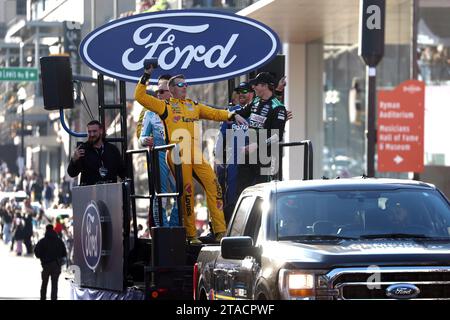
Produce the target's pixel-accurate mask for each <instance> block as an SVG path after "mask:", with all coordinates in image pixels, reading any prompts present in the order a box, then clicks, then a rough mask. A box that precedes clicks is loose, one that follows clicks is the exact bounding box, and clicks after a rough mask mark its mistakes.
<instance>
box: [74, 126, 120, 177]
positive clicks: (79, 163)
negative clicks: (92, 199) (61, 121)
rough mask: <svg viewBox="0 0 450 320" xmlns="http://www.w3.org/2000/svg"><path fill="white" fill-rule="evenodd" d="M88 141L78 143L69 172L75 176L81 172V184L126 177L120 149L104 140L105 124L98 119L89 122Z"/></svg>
mask: <svg viewBox="0 0 450 320" xmlns="http://www.w3.org/2000/svg"><path fill="white" fill-rule="evenodd" d="M87 131H88V141H86V142H84V143H80V144H77V147H76V149H75V151H74V152H73V154H72V158H71V159H70V162H69V166H68V168H67V173H68V174H69V176H71V177H72V178H75V177H76V176H78V175H79V174H80V173H81V178H80V185H93V184H97V183H114V182H117V176H119V177H120V178H121V179H122V180H124V179H125V172H126V170H125V165H124V163H123V160H122V157H121V155H120V152H119V149H117V147H116V146H115V145H113V144H111V143H109V142H105V141H104V130H103V125H102V124H101V123H100V122H99V121H98V120H92V121H91V122H89V123H88V124H87Z"/></svg>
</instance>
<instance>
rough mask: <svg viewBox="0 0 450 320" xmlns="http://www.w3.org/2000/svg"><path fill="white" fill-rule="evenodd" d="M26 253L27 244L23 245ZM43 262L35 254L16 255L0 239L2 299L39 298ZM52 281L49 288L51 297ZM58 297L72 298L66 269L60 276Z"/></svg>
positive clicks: (0, 298) (0, 286)
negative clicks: (65, 276) (65, 274)
mask: <svg viewBox="0 0 450 320" xmlns="http://www.w3.org/2000/svg"><path fill="white" fill-rule="evenodd" d="M23 250H24V252H25V253H26V249H25V246H24V247H23ZM41 271H42V267H41V262H40V261H39V259H37V258H36V257H34V255H33V256H27V255H25V256H21V257H18V256H16V253H15V252H12V251H9V245H8V246H6V245H5V244H4V242H3V241H1V240H0V300H39V297H40V290H41ZM50 291H51V283H50V281H49V284H48V288H47V299H50ZM58 299H59V300H69V299H70V283H69V281H67V280H65V278H64V271H63V272H62V273H61V276H60V277H59V283H58Z"/></svg>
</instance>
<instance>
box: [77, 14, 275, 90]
mask: <svg viewBox="0 0 450 320" xmlns="http://www.w3.org/2000/svg"><path fill="white" fill-rule="evenodd" d="M280 48H281V45H280V40H279V38H278V36H277V34H276V33H274V32H273V31H272V30H271V29H270V28H269V27H267V26H265V25H263V24H262V23H260V22H257V21H255V20H252V19H249V18H246V17H242V16H238V15H236V14H230V13H223V12H215V11H204V10H169V11H164V12H157V13H155V12H152V13H144V14H139V15H135V16H131V17H126V18H123V19H118V20H114V21H112V22H110V23H107V24H106V25H103V26H101V27H99V28H97V29H95V30H93V31H92V32H91V33H89V34H88V35H87V36H86V37H85V38H84V39H83V41H82V43H81V45H80V56H81V58H82V59H83V61H84V62H85V63H86V64H87V65H89V66H90V67H91V68H92V69H94V70H96V71H98V72H100V73H102V74H105V75H109V76H111V77H113V78H117V79H121V80H125V81H131V82H137V81H138V80H139V78H140V77H141V75H142V71H143V61H144V60H145V59H149V58H152V57H155V58H157V59H158V65H159V68H157V69H156V70H155V72H154V74H152V78H151V79H150V81H151V82H152V83H156V81H157V78H158V76H159V75H161V74H163V73H170V74H172V75H175V74H179V73H182V74H184V75H185V76H186V81H187V82H188V83H190V84H196V83H197V84H198V83H206V82H213V81H219V80H224V79H230V78H233V77H237V76H239V75H242V74H246V73H249V72H251V71H254V70H256V69H257V68H258V67H259V66H261V65H264V64H266V63H268V62H269V61H270V60H272V59H273V58H274V57H275V56H276V54H277V53H278V52H279V51H280Z"/></svg>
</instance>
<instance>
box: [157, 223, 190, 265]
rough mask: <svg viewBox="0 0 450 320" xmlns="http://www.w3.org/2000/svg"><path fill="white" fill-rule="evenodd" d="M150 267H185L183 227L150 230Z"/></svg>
mask: <svg viewBox="0 0 450 320" xmlns="http://www.w3.org/2000/svg"><path fill="white" fill-rule="evenodd" d="M152 231H153V236H152V252H153V256H152V266H154V267H174V266H184V265H186V229H185V228H184V227H155V228H152Z"/></svg>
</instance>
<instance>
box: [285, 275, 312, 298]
mask: <svg viewBox="0 0 450 320" xmlns="http://www.w3.org/2000/svg"><path fill="white" fill-rule="evenodd" d="M278 287H279V290H280V295H281V298H282V299H287V300H290V299H300V300H313V299H315V275H314V274H313V273H307V272H304V271H300V270H288V269H281V270H280V273H279V275H278Z"/></svg>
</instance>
